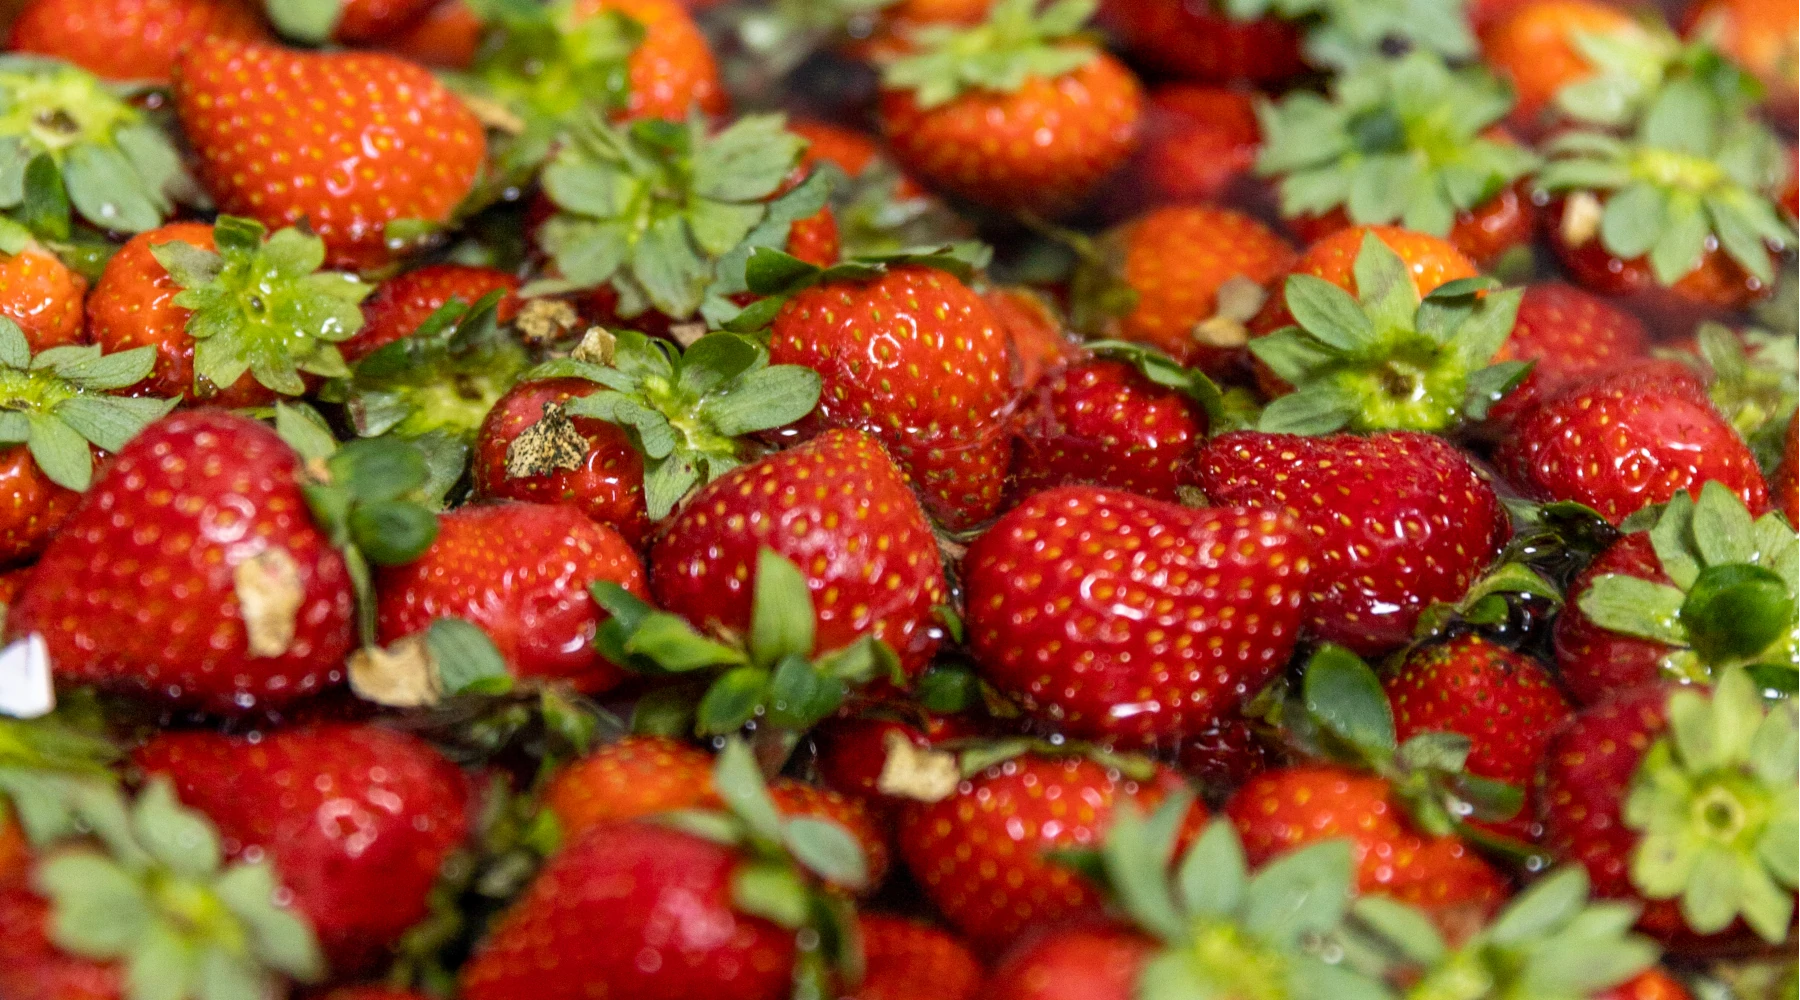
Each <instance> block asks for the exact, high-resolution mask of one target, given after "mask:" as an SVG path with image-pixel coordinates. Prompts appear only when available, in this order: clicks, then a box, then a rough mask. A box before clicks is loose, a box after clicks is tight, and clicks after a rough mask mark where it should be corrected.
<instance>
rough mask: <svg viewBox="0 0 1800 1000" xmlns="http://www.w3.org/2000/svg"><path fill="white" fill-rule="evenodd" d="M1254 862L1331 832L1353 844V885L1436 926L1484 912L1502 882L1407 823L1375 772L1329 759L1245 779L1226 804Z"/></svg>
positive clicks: (1466, 853) (1465, 850)
mask: <svg viewBox="0 0 1800 1000" xmlns="http://www.w3.org/2000/svg"><path fill="white" fill-rule="evenodd" d="M1225 813H1226V815H1227V816H1229V817H1230V818H1231V821H1232V823H1233V824H1235V825H1236V826H1237V829H1238V833H1239V834H1240V835H1241V836H1242V837H1243V838H1244V854H1245V856H1246V857H1247V858H1248V859H1249V861H1250V863H1251V864H1252V865H1259V864H1262V863H1264V862H1266V861H1268V860H1269V859H1270V858H1272V857H1274V856H1275V855H1277V854H1279V853H1280V852H1282V851H1286V850H1291V849H1293V848H1296V847H1300V846H1302V845H1305V844H1313V843H1318V842H1319V841H1322V840H1328V839H1331V838H1334V837H1347V838H1349V840H1350V842H1351V844H1352V845H1353V847H1354V850H1355V856H1356V867H1357V890H1358V891H1359V892H1365V893H1381V894H1383V895H1387V896H1392V897H1394V898H1395V899H1398V900H1400V901H1402V902H1405V903H1410V904H1412V905H1414V906H1418V907H1420V908H1422V909H1425V910H1428V911H1430V912H1432V914H1433V916H1434V917H1435V918H1436V919H1437V920H1438V921H1439V922H1440V924H1449V925H1455V924H1460V923H1462V922H1463V921H1464V920H1466V919H1467V918H1469V917H1477V918H1480V917H1486V916H1487V915H1488V914H1490V913H1492V912H1493V911H1494V910H1495V909H1496V908H1498V907H1499V905H1500V903H1501V902H1502V901H1503V900H1504V899H1505V897H1506V893H1507V888H1506V881H1505V879H1504V878H1503V877H1502V876H1501V875H1500V873H1499V872H1497V871H1495V870H1494V868H1493V867H1492V866H1490V865H1489V864H1488V863H1487V862H1486V861H1483V860H1482V859H1481V857H1480V856H1479V855H1478V854H1476V853H1475V851H1474V849H1473V848H1472V847H1470V846H1469V845H1468V844H1467V843H1466V842H1464V841H1463V840H1462V838H1460V837H1457V836H1456V835H1454V834H1447V835H1445V836H1440V837H1433V836H1430V835H1428V834H1425V833H1424V832H1422V831H1420V830H1419V829H1417V828H1416V827H1414V826H1413V824H1412V822H1411V820H1409V819H1408V818H1407V817H1406V813H1405V811H1404V809H1403V808H1402V807H1401V805H1400V804H1399V802H1398V800H1397V799H1396V798H1395V796H1394V790H1393V788H1392V787H1391V786H1390V785H1389V784H1388V782H1387V781H1386V780H1384V779H1382V778H1378V777H1375V776H1372V775H1365V774H1359V773H1357V772H1356V771H1352V770H1348V769H1346V768H1342V767H1337V766H1334V765H1330V764H1299V765H1295V766H1293V767H1287V768H1282V769H1280V770H1275V771H1269V772H1266V773H1264V774H1260V775H1257V776H1256V777H1254V778H1251V779H1250V781H1249V782H1248V783H1246V784H1245V785H1244V787H1242V788H1240V789H1238V791H1237V794H1235V795H1233V796H1232V797H1231V801H1230V802H1228V803H1226V805H1225Z"/></svg>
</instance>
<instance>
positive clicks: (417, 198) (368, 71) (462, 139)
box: [174, 40, 487, 268]
mask: <svg viewBox="0 0 1800 1000" xmlns="http://www.w3.org/2000/svg"><path fill="white" fill-rule="evenodd" d="M174 95H175V101H174V104H175V112H176V116H177V118H178V119H179V120H180V122H181V127H182V130H183V131H184V132H185V133H186V134H187V136H188V138H189V139H190V140H191V141H192V142H193V145H194V148H195V150H196V151H197V152H198V154H199V165H198V166H199V174H200V179H201V182H202V183H203V184H204V185H205V186H206V189H207V191H208V192H209V193H210V194H211V195H212V196H213V200H214V201H216V202H217V203H218V206H219V210H220V211H221V212H224V213H227V214H231V215H242V216H248V217H250V218H253V219H255V220H257V221H258V222H261V223H262V224H263V225H265V226H267V227H269V228H270V229H278V228H281V227H283V226H289V225H294V224H295V223H298V222H299V221H300V220H301V219H302V218H304V219H306V220H307V222H308V223H309V224H310V225H311V227H312V229H313V231H314V232H316V233H318V234H319V236H320V237H321V238H323V239H324V241H325V247H326V251H327V262H328V263H330V264H331V265H332V266H339V267H351V268H370V267H375V266H378V265H381V264H384V263H386V262H388V261H389V260H390V259H392V257H393V251H392V250H391V249H390V248H389V246H388V245H387V239H386V235H385V234H386V227H387V224H388V223H390V222H393V221H394V220H396V219H420V220H424V221H425V222H431V223H442V222H447V221H448V220H449V218H450V214H451V212H452V210H454V209H455V208H456V206H457V204H458V203H459V202H460V201H462V199H463V196H464V195H466V194H467V193H468V192H469V190H470V188H471V187H473V185H474V183H475V179H476V176H477V175H478V173H479V172H480V170H481V167H482V163H483V160H484V158H485V157H486V155H487V154H486V150H487V143H486V139H485V136H484V133H483V130H482V126H481V123H480V122H479V121H477V120H476V118H475V116H474V114H473V113H471V112H470V111H469V109H468V108H466V107H464V106H463V104H462V102H461V101H460V100H459V99H458V98H457V97H455V96H454V95H453V94H452V93H451V92H450V91H449V90H448V89H446V88H445V87H444V86H443V85H442V84H440V83H438V82H437V80H436V79H435V78H433V77H432V76H431V74H430V73H429V72H427V71H426V70H425V69H424V68H423V67H421V66H417V65H414V64H412V63H409V62H406V61H405V60H403V59H396V58H394V57H392V56H388V55H381V54H377V53H369V52H340V53H308V52H295V51H290V50H286V49H282V48H278V47H274V46H267V45H253V44H243V43H238V42H226V41H217V40H214V41H206V42H202V43H200V44H198V45H195V46H194V47H192V48H190V49H188V50H187V51H186V52H185V53H183V55H182V56H181V59H180V61H179V62H178V63H177V65H176V71H175V89H174Z"/></svg>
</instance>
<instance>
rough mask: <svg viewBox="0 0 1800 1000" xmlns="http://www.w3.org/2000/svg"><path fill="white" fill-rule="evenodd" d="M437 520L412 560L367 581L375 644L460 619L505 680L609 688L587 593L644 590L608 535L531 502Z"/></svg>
mask: <svg viewBox="0 0 1800 1000" xmlns="http://www.w3.org/2000/svg"><path fill="white" fill-rule="evenodd" d="M440 523H441V528H440V530H439V532H438V535H437V539H436V540H435V541H434V542H432V544H431V547H430V548H428V549H426V550H425V552H424V554H423V555H422V556H420V557H419V558H418V560H417V561H415V562H412V563H410V564H406V565H402V566H393V567H388V568H386V569H384V570H383V571H382V572H381V573H380V574H379V575H378V576H377V578H376V581H375V588H376V592H377V594H378V600H377V613H378V632H379V635H380V640H381V642H382V643H383V644H384V645H385V644H389V643H392V642H395V641H396V640H399V639H402V638H405V637H407V636H410V635H414V634H416V633H420V632H423V631H425V629H426V628H428V627H429V626H430V625H431V623H432V621H433V620H435V619H438V618H461V619H464V620H465V621H470V622H473V623H475V624H476V625H479V626H480V627H481V629H482V630H483V631H484V632H486V633H487V635H488V638H490V639H491V640H493V642H494V645H495V647H496V648H497V649H498V650H499V652H500V655H501V656H503V657H505V659H506V662H507V666H508V668H509V672H510V673H511V674H512V675H513V676H514V677H518V678H544V679H549V680H562V681H567V682H568V683H570V684H572V685H573V686H574V687H575V688H576V689H578V690H580V691H584V692H596V691H604V690H606V689H607V688H610V687H612V686H614V685H616V684H618V683H619V681H620V680H621V679H622V675H621V674H620V673H619V668H618V667H616V666H615V665H613V664H612V663H609V662H608V661H607V660H606V659H605V658H603V657H601V656H600V654H598V653H597V652H595V651H594V649H593V646H592V642H593V637H594V634H595V632H596V631H597V630H598V628H599V626H600V622H601V620H602V619H603V618H604V617H605V616H604V614H603V613H602V611H601V609H600V608H599V607H598V606H597V605H595V604H594V602H593V601H592V600H591V599H590V598H589V596H588V593H587V589H588V587H589V586H590V585H592V584H594V583H595V582H597V581H607V582H611V583H615V584H617V585H619V586H621V587H623V588H625V589H626V590H628V591H630V592H632V593H634V594H639V595H643V594H645V593H647V591H646V590H645V587H644V565H643V563H642V561H640V560H639V559H638V556H637V553H636V552H634V551H632V548H631V545H630V543H628V542H627V541H626V540H625V539H624V538H623V537H621V536H620V535H619V533H618V532H616V531H613V530H612V529H611V528H607V527H604V526H602V525H599V524H596V523H594V522H593V521H590V520H588V519H587V518H585V517H583V516H582V515H581V514H580V513H579V512H577V511H574V510H571V509H569V508H567V507H555V506H549V505H546V504H536V503H501V504H493V505H485V506H471V507H462V508H458V509H457V510H454V511H451V512H449V513H447V514H445V515H444V516H443V518H442V519H441V522H440Z"/></svg>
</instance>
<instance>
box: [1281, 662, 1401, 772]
mask: <svg viewBox="0 0 1800 1000" xmlns="http://www.w3.org/2000/svg"><path fill="white" fill-rule="evenodd" d="M1303 688H1304V697H1305V701H1306V711H1307V713H1308V714H1310V715H1311V716H1312V717H1313V718H1314V719H1316V720H1317V721H1318V723H1319V724H1320V725H1322V726H1324V727H1325V728H1326V729H1327V730H1328V731H1329V732H1331V734H1332V735H1334V736H1336V737H1337V738H1338V739H1341V740H1343V741H1344V742H1346V743H1348V744H1350V745H1351V746H1353V747H1356V748H1358V749H1362V750H1373V751H1376V752H1381V753H1387V752H1392V751H1393V750H1394V749H1395V736H1394V716H1393V713H1392V711H1391V710H1390V709H1389V708H1388V701H1387V695H1386V693H1384V692H1383V691H1382V689H1381V681H1379V680H1378V679H1376V677H1375V672H1374V671H1372V670H1370V669H1369V667H1368V665H1367V664H1365V663H1363V661H1362V660H1361V659H1360V658H1358V657H1357V655H1356V654H1355V653H1352V652H1350V651H1349V650H1347V649H1344V648H1343V647H1341V646H1334V645H1330V644H1327V645H1325V646H1322V647H1320V649H1319V651H1318V652H1316V653H1314V654H1313V657H1312V659H1311V660H1309V661H1308V662H1307V665H1306V677H1305V680H1304V681H1303Z"/></svg>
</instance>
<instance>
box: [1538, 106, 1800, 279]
mask: <svg viewBox="0 0 1800 1000" xmlns="http://www.w3.org/2000/svg"><path fill="white" fill-rule="evenodd" d="M1548 152H1549V153H1550V156H1551V161H1550V163H1549V164H1547V165H1546V166H1545V167H1544V169H1543V171H1542V172H1540V173H1539V175H1538V179H1537V183H1538V185H1539V186H1540V187H1542V188H1543V189H1544V190H1546V191H1551V192H1556V193H1560V194H1565V195H1567V196H1569V198H1570V201H1571V206H1572V207H1571V208H1570V209H1569V210H1568V211H1566V212H1565V213H1564V215H1563V231H1562V234H1561V236H1562V239H1563V240H1564V242H1566V243H1568V244H1570V245H1573V246H1580V245H1582V244H1585V243H1587V242H1589V241H1591V240H1593V239H1599V241H1600V245H1601V246H1602V247H1604V248H1605V249H1606V251H1607V252H1608V253H1610V254H1613V255H1614V256H1616V257H1619V258H1621V259H1624V260H1635V259H1637V258H1640V257H1647V258H1648V260H1649V263H1650V269H1651V271H1652V272H1653V273H1654V274H1655V276H1656V280H1657V281H1659V282H1661V283H1662V284H1664V285H1671V284H1674V283H1675V282H1676V281H1678V280H1680V279H1681V278H1682V277H1683V276H1685V275H1687V274H1689V273H1690V272H1692V271H1693V270H1695V269H1696V268H1698V267H1699V266H1700V264H1701V262H1702V259H1703V257H1704V255H1705V253H1706V252H1707V248H1708V245H1709V242H1716V244H1717V246H1718V247H1719V249H1721V250H1722V251H1724V253H1725V255H1726V256H1727V257H1729V258H1730V259H1731V260H1733V261H1735V262H1736V263H1737V264H1738V265H1739V266H1741V267H1742V268H1743V269H1744V271H1745V272H1746V273H1748V274H1749V275H1751V276H1752V277H1754V278H1756V279H1757V280H1758V281H1760V282H1762V283H1763V284H1765V285H1769V284H1773V283H1774V281H1775V264H1774V260H1773V257H1772V255H1771V253H1770V247H1771V246H1774V247H1776V248H1792V247H1793V246H1794V244H1795V233H1794V228H1793V226H1792V225H1790V224H1789V223H1788V222H1787V220H1786V219H1784V218H1783V217H1782V212H1781V210H1780V209H1779V208H1778V207H1777V206H1776V204H1775V202H1774V200H1773V198H1772V197H1771V195H1772V192H1775V191H1777V190H1778V189H1779V188H1780V185H1781V183H1782V182H1783V181H1784V180H1785V179H1786V178H1787V174H1788V170H1789V168H1790V165H1789V163H1788V158H1787V155H1786V153H1785V151H1784V150H1783V149H1782V146H1781V142H1780V140H1778V139H1776V138H1775V136H1774V135H1773V134H1772V133H1771V132H1770V131H1769V130H1768V128H1767V127H1765V126H1763V125H1762V124H1760V123H1759V122H1757V121H1756V120H1754V119H1753V118H1751V117H1750V116H1749V115H1747V114H1745V113H1743V112H1742V111H1739V110H1736V109H1734V108H1732V107H1730V106H1728V103H1727V102H1726V101H1725V100H1724V99H1722V98H1721V97H1720V96H1719V95H1718V94H1717V93H1716V92H1715V91H1714V90H1713V89H1711V88H1709V87H1708V86H1706V85H1705V84H1704V83H1702V82H1701V81H1699V80H1695V79H1679V80H1675V81H1672V82H1670V83H1669V84H1667V85H1666V86H1664V87H1663V88H1662V89H1661V90H1660V91H1659V92H1658V93H1657V95H1656V97H1655V98H1654V99H1653V100H1652V101H1651V102H1650V104H1649V106H1648V107H1647V108H1646V109H1645V111H1644V113H1643V115H1642V116H1641V117H1640V118H1639V120H1638V121H1637V122H1636V126H1635V128H1634V130H1633V132H1632V134H1631V135H1630V136H1629V137H1627V138H1619V137H1617V136H1614V135H1611V134H1608V133H1605V132H1601V131H1572V132H1567V133H1565V134H1563V135H1560V136H1558V137H1557V138H1556V139H1554V140H1552V141H1551V142H1550V143H1549V146H1548ZM1577 198H1581V199H1586V200H1587V203H1588V204H1589V205H1590V206H1591V205H1593V204H1595V203H1596V202H1597V203H1599V207H1598V209H1597V211H1592V210H1590V211H1577V210H1575V209H1574V207H1573V205H1574V202H1575V199H1577ZM1596 215H1597V222H1596V221H1595V216H1596Z"/></svg>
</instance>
